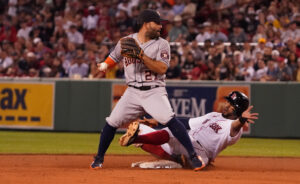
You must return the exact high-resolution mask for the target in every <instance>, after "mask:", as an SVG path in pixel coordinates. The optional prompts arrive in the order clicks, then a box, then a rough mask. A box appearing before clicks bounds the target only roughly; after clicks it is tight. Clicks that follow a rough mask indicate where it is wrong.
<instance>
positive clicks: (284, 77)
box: [277, 58, 293, 81]
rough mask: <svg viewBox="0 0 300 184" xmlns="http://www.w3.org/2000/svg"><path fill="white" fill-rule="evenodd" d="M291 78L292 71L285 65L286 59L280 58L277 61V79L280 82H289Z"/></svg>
mask: <svg viewBox="0 0 300 184" xmlns="http://www.w3.org/2000/svg"><path fill="white" fill-rule="evenodd" d="M292 78H293V72H292V69H291V68H290V67H289V66H288V65H287V59H284V58H280V59H279V60H278V77H277V79H278V80H280V81H290V80H292Z"/></svg>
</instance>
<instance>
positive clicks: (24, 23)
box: [0, 0, 300, 82]
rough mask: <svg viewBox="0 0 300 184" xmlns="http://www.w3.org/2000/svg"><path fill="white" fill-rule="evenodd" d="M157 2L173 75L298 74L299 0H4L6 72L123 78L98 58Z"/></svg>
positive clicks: (269, 77) (262, 77) (0, 19)
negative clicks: (103, 68) (104, 68)
mask: <svg viewBox="0 0 300 184" xmlns="http://www.w3.org/2000/svg"><path fill="white" fill-rule="evenodd" d="M143 9H154V10H157V11H158V12H159V13H160V15H161V17H162V18H163V19H165V20H166V21H164V22H162V24H163V30H162V33H161V36H162V37H163V38H165V39H167V40H168V41H169V42H170V43H171V62H170V67H169V69H168V71H167V73H166V75H167V79H182V80H245V81H298V82H300V1H299V0H201V1H197V0H194V1H193V0H110V1H103V0H94V1H83V0H1V1H0V43H1V47H0V77H57V78H61V77H72V78H124V71H123V64H122V63H120V64H118V65H116V66H115V67H114V68H112V69H111V70H109V71H107V72H106V73H103V72H99V71H98V70H97V65H96V64H97V63H98V62H102V61H104V60H105V58H106V57H107V56H108V54H109V52H110V50H111V49H112V48H113V47H114V46H115V44H116V43H117V41H118V40H119V39H120V38H121V37H123V36H127V35H128V34H131V33H133V32H136V31H137V28H136V20H137V16H138V15H139V13H140V12H141V11H142V10H143Z"/></svg>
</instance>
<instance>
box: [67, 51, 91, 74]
mask: <svg viewBox="0 0 300 184" xmlns="http://www.w3.org/2000/svg"><path fill="white" fill-rule="evenodd" d="M88 70H89V66H88V65H87V64H86V63H84V59H83V56H80V54H79V55H78V56H77V57H76V58H75V63H74V64H73V65H71V67H70V69H69V77H72V78H84V77H87V76H88Z"/></svg>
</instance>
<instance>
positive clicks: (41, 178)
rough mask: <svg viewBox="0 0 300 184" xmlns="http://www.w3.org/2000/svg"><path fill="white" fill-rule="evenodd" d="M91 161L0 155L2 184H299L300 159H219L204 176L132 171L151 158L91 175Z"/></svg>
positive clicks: (114, 158) (120, 160)
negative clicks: (134, 165)
mask: <svg viewBox="0 0 300 184" xmlns="http://www.w3.org/2000/svg"><path fill="white" fill-rule="evenodd" d="M92 160H93V156H92V155H0V184H37V183H38V184H48V183H51V184H52V183H53V184H62V183H64V184H69V183H70V184H79V183H80V184H84V183H88V184H92V183H104V184H107V183H125V184H128V183H133V184H140V183H142V184H144V183H147V184H152V183H176V184H179V183H189V184H190V183H194V184H196V183H214V184H237V183H239V184H241V183H242V184H253V183H255V184H258V183H261V184H268V183H270V184H271V183H272V184H299V183H300V158H269V157H268V158H264V157H218V158H217V159H216V161H215V163H214V165H213V166H208V167H207V168H205V169H204V170H202V171H200V172H194V171H192V170H185V169H164V170H162V169H158V170H153V169H139V168H131V167H130V166H131V163H132V162H137V161H149V160H154V159H153V157H151V156H147V155H146V156H140V155H130V156H127V155H126V156H124V155H107V156H106V158H105V164H104V168H103V169H101V170H90V169H89V164H90V163H91V162H92Z"/></svg>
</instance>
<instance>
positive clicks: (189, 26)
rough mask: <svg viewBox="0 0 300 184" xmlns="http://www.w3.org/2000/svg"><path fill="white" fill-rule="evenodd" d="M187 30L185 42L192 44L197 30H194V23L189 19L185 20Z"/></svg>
mask: <svg viewBox="0 0 300 184" xmlns="http://www.w3.org/2000/svg"><path fill="white" fill-rule="evenodd" d="M187 29H188V36H187V38H186V40H187V41H188V42H192V41H194V40H195V38H196V36H197V34H198V29H197V28H195V22H194V19H192V18H189V19H188V20H187Z"/></svg>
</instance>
